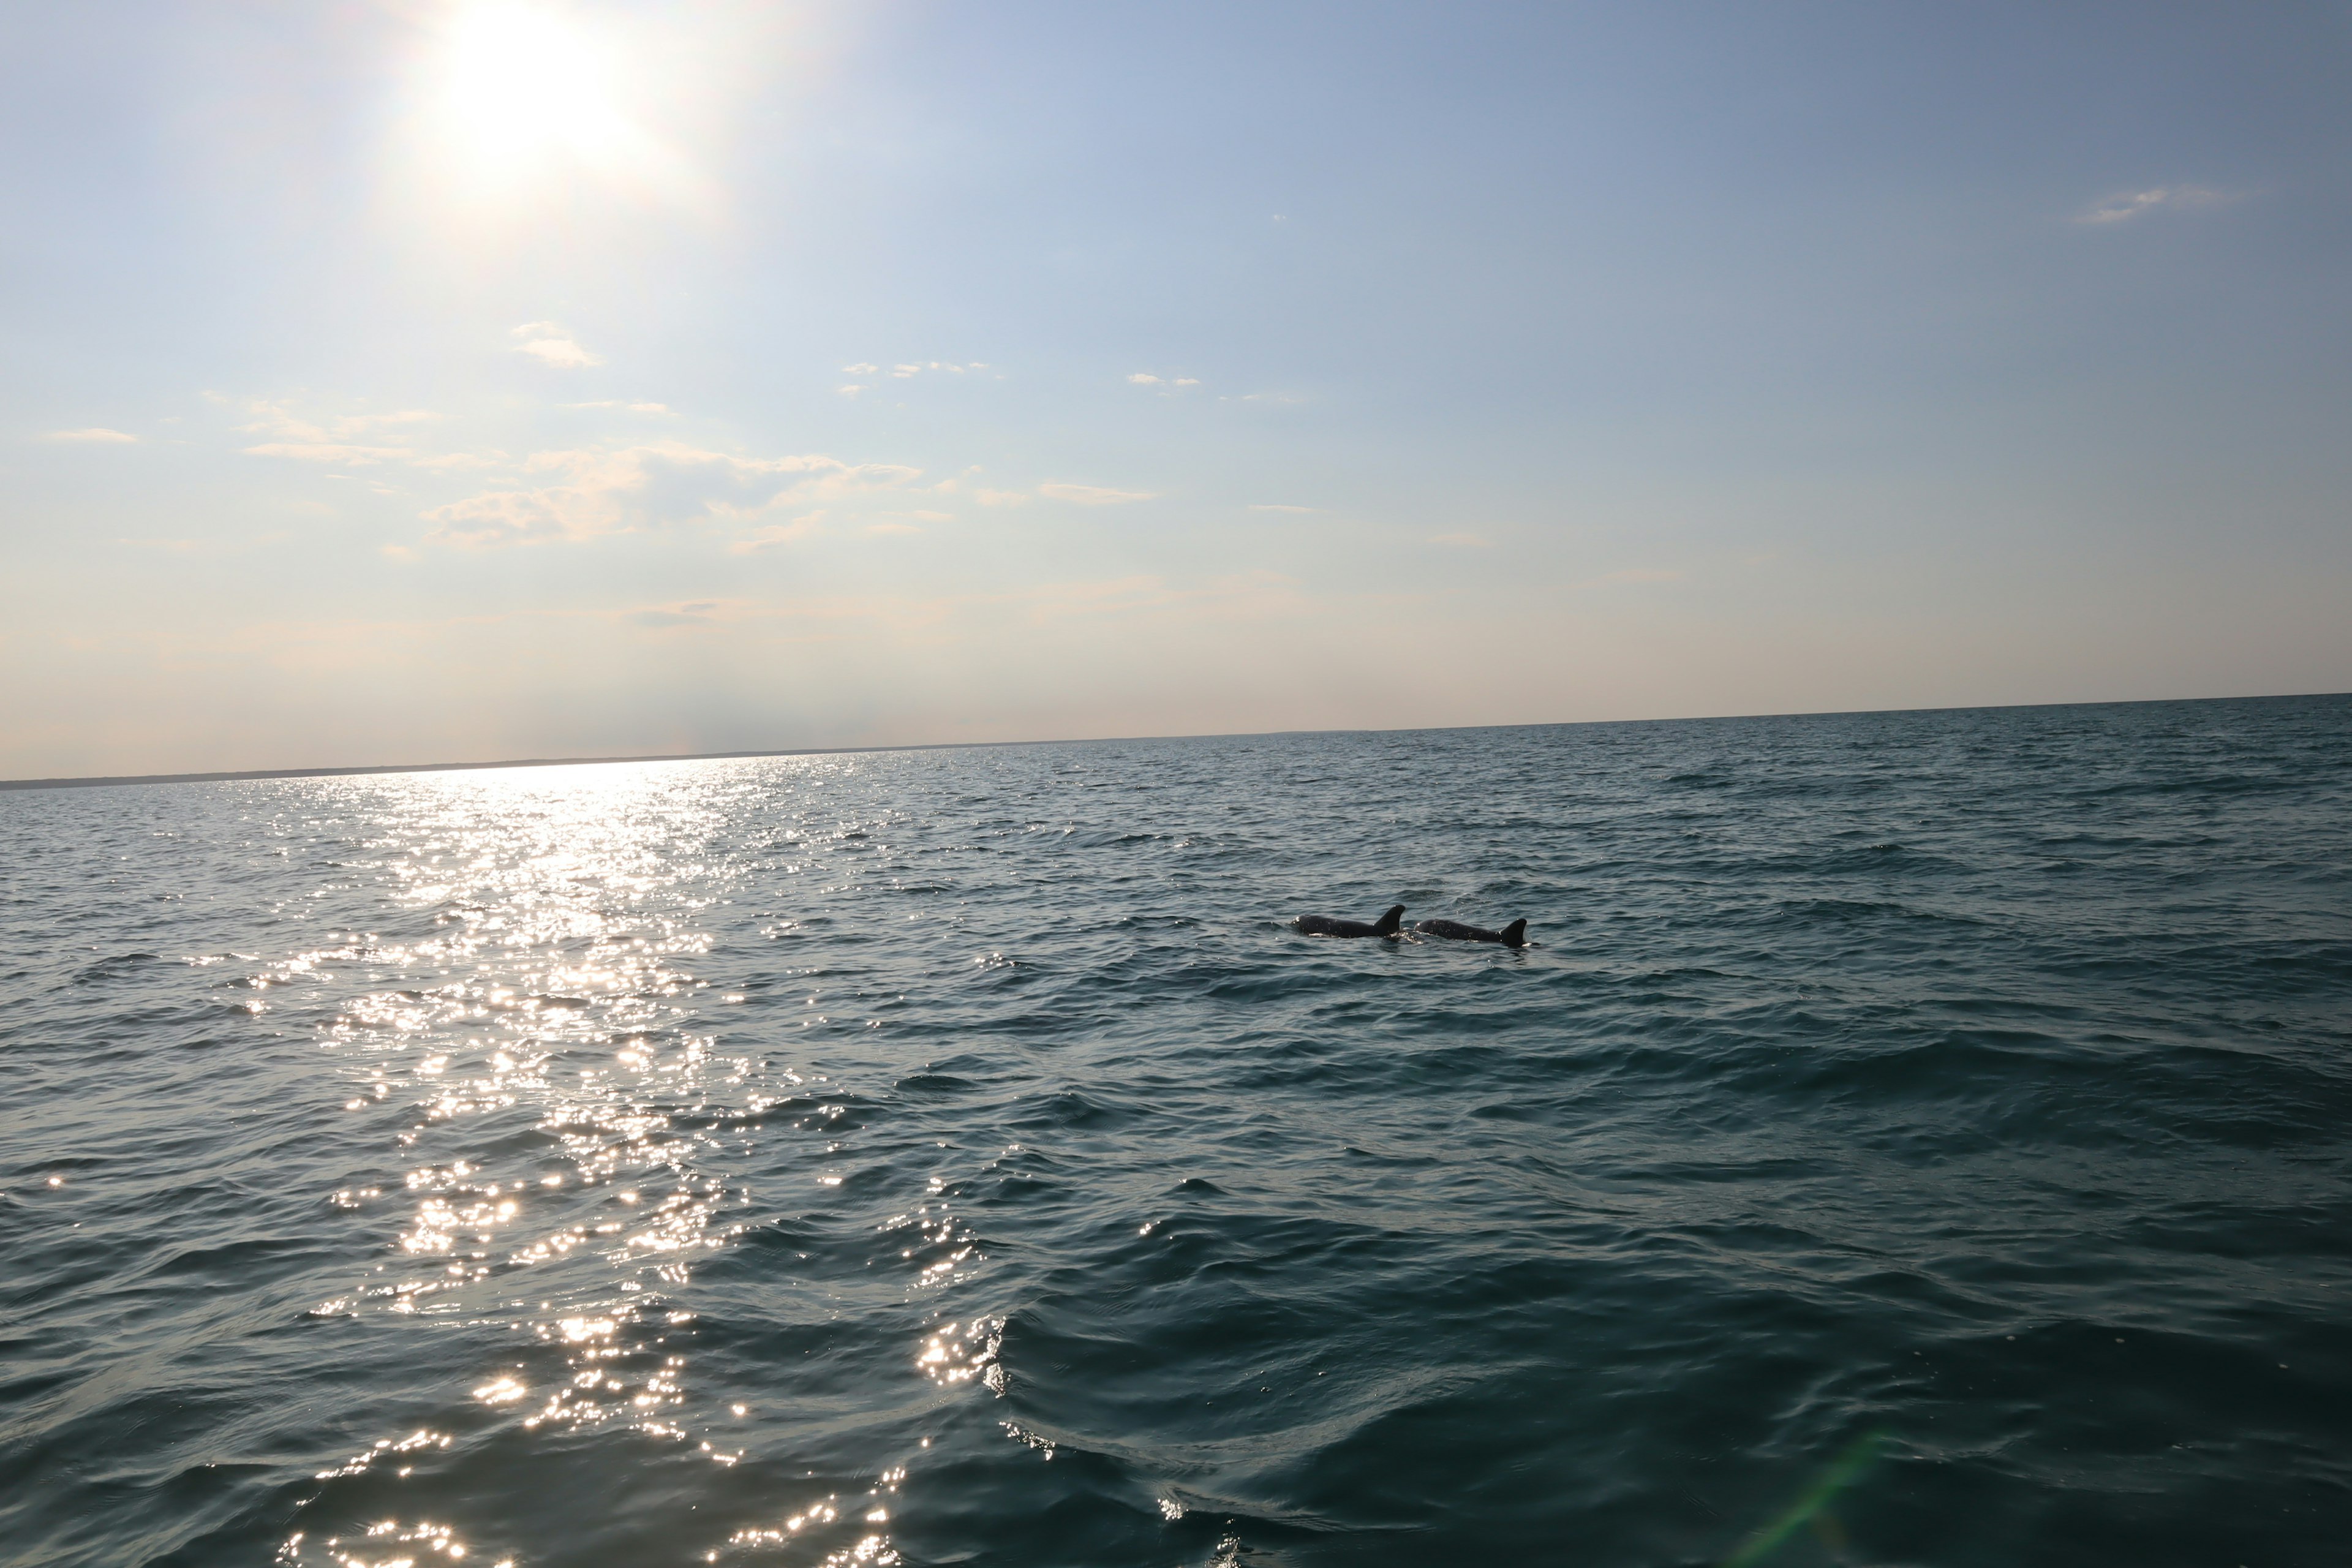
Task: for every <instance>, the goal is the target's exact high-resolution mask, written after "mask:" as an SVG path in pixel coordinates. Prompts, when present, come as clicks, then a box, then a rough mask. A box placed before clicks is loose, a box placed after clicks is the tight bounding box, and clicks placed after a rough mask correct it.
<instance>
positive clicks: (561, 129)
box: [436, 3, 643, 177]
mask: <svg viewBox="0 0 2352 1568" xmlns="http://www.w3.org/2000/svg"><path fill="white" fill-rule="evenodd" d="M619 66H620V61H619V60H618V59H617V58H615V51H614V50H613V49H611V48H610V47H607V46H605V45H604V44H603V42H602V40H600V39H598V38H597V37H595V36H594V35H593V34H592V33H590V32H588V31H587V30H585V29H584V28H583V27H582V26H580V25H578V24H577V23H574V22H572V21H571V20H570V19H568V18H567V17H565V16H563V15H562V13H561V12H558V11H555V10H553V9H551V8H550V7H547V6H543V5H505V4H496V3H491V4H482V5H467V6H465V7H463V8H462V9H460V10H459V11H457V13H456V14H455V15H454V16H452V17H451V19H450V26H449V29H448V33H447V35H446V49H445V52H444V54H443V56H442V59H441V70H440V88H441V90H440V92H439V94H438V95H437V96H438V98H439V103H438V105H437V109H438V113H437V115H436V118H437V119H438V121H440V130H441V133H442V136H443V138H444V139H445V141H446V143H447V144H448V146H449V151H450V152H451V153H454V154H456V155H457V157H458V158H460V159H461V160H464V161H465V162H467V163H468V164H469V165H470V166H471V168H472V171H473V172H474V174H476V175H478V176H482V175H488V176H493V177H500V176H513V175H517V174H540V173H551V172H553V169H552V167H551V166H552V165H556V164H560V163H573V164H578V165H583V166H584V167H586V168H588V169H590V170H599V169H602V170H605V171H607V172H617V168H616V166H617V165H620V164H624V163H628V162H630V161H631V160H633V159H634V158H635V157H637V156H638V155H640V153H642V150H643V148H642V143H643V137H642V136H641V135H640V133H639V132H637V129H636V127H635V125H634V124H633V123H632V122H631V121H630V119H629V117H628V116H627V114H626V113H625V112H624V110H623V108H622V96H623V94H622V89H623V88H624V87H625V82H624V81H623V79H622V76H621V72H620V69H619Z"/></svg>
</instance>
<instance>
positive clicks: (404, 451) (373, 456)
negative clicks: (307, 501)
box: [245, 441, 416, 468]
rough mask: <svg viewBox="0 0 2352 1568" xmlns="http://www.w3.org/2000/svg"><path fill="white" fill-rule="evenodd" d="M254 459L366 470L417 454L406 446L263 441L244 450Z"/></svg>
mask: <svg viewBox="0 0 2352 1568" xmlns="http://www.w3.org/2000/svg"><path fill="white" fill-rule="evenodd" d="M245 452H246V455H247V457H252V458H294V459H296V460H297V461H299V462H305V463H332V464H333V465H334V466H335V467H337V468H370V467H373V465H375V464H377V463H383V462H394V463H400V462H407V461H410V460H412V459H414V458H415V457H416V453H415V451H413V450H411V449H410V448H409V447H361V446H355V445H352V444H350V443H347V442H333V441H264V442H263V443H262V444H261V445H259V446H257V447H246V448H245Z"/></svg>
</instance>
